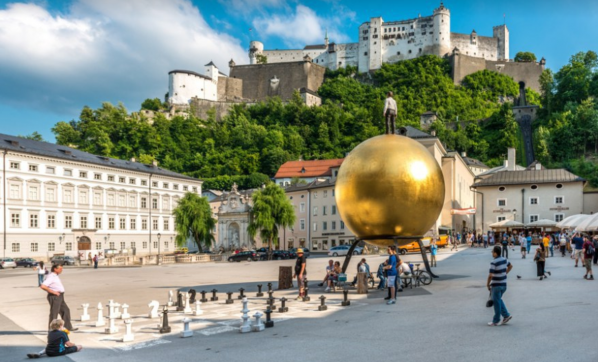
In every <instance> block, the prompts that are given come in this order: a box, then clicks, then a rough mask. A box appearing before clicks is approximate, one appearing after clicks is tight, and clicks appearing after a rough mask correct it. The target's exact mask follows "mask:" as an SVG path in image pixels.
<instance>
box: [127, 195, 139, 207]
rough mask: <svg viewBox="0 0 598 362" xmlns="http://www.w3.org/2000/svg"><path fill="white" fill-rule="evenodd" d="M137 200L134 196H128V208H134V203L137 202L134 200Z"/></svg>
mask: <svg viewBox="0 0 598 362" xmlns="http://www.w3.org/2000/svg"><path fill="white" fill-rule="evenodd" d="M136 201H137V200H135V196H129V207H130V208H134V207H135V205H136V204H137V202H136Z"/></svg>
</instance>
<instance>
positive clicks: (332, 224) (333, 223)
mask: <svg viewBox="0 0 598 362" xmlns="http://www.w3.org/2000/svg"><path fill="white" fill-rule="evenodd" d="M330 229H332V230H336V221H332V222H331V223H330Z"/></svg>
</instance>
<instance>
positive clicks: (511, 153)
mask: <svg viewBox="0 0 598 362" xmlns="http://www.w3.org/2000/svg"><path fill="white" fill-rule="evenodd" d="M507 161H508V163H507V165H506V166H507V171H515V149H514V148H512V147H509V148H508V149H507Z"/></svg>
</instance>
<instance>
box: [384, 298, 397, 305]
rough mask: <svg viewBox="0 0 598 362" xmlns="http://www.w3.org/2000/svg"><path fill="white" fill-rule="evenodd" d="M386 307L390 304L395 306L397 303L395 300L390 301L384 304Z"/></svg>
mask: <svg viewBox="0 0 598 362" xmlns="http://www.w3.org/2000/svg"><path fill="white" fill-rule="evenodd" d="M386 304H387V305H391V304H397V301H396V300H395V299H391V300H389V301H388V302H386Z"/></svg>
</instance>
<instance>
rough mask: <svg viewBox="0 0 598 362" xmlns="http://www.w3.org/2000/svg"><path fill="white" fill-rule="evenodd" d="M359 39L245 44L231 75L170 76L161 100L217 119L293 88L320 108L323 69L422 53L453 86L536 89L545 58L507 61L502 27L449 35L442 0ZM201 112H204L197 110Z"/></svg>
mask: <svg viewBox="0 0 598 362" xmlns="http://www.w3.org/2000/svg"><path fill="white" fill-rule="evenodd" d="M358 33H359V34H358V36H359V42H357V43H345V44H336V43H330V42H329V41H328V36H326V38H325V39H324V43H323V44H316V45H307V46H305V47H304V48H303V49H290V50H265V49H264V44H263V43H261V42H259V41H251V42H250V46H249V64H247V65H236V64H235V62H234V61H233V60H231V61H230V62H229V67H230V75H228V76H227V75H225V74H223V73H221V72H219V71H218V69H217V68H216V66H215V65H214V64H213V63H211V62H210V63H209V64H207V65H206V74H204V75H202V74H198V73H195V72H192V71H185V70H175V71H171V72H170V73H169V76H170V77H169V92H168V96H167V100H168V102H169V103H170V104H172V105H175V106H179V107H181V106H183V107H184V106H185V105H189V104H193V105H194V106H195V109H198V111H197V113H198V115H204V114H205V109H210V108H211V107H215V108H216V110H217V112H216V113H217V114H218V115H220V116H221V115H223V114H224V113H226V109H228V106H229V105H230V104H233V103H239V102H245V103H252V102H256V101H261V100H265V99H267V98H268V97H272V96H279V97H281V98H282V99H283V100H288V99H290V97H291V96H292V94H293V92H294V91H299V92H300V94H301V96H302V97H303V99H304V101H305V102H306V103H307V104H309V105H318V104H320V99H319V97H318V96H317V91H318V89H319V87H320V85H321V84H322V82H323V80H324V73H325V69H326V68H328V69H331V70H336V69H339V68H343V67H347V66H354V67H357V69H358V70H359V72H361V73H367V72H373V71H376V70H377V69H380V68H381V67H382V64H384V63H395V62H398V61H402V60H408V59H414V58H417V57H420V56H423V55H436V56H439V57H444V58H447V59H448V60H449V62H450V64H451V72H452V74H451V75H452V77H453V81H454V82H455V84H460V83H461V81H462V80H463V78H464V77H465V76H467V75H469V74H472V73H475V72H477V71H481V70H484V69H488V70H491V71H495V72H499V73H503V74H506V75H509V76H511V77H512V78H513V79H514V80H515V81H516V82H518V83H519V84H520V86H522V87H524V88H525V87H529V88H532V89H534V90H536V91H539V89H540V85H539V77H540V74H541V73H542V71H543V70H544V66H545V60H544V59H542V60H541V61H540V62H527V63H523V62H514V61H513V60H511V59H509V56H510V54H509V29H508V28H507V26H506V24H504V25H499V26H494V27H493V29H492V36H491V37H489V36H480V35H478V34H477V32H476V31H475V30H473V31H472V32H471V33H470V34H459V33H452V32H451V13H450V11H449V9H448V8H446V7H445V6H444V4H443V3H442V2H441V3H440V6H439V7H438V8H437V9H435V10H434V11H433V14H432V15H430V16H425V17H422V16H419V17H417V18H415V19H409V20H399V21H389V22H385V21H384V20H383V19H382V17H374V18H371V19H370V21H367V22H364V23H363V24H361V25H360V26H359V29H358ZM202 110H204V111H202Z"/></svg>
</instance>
